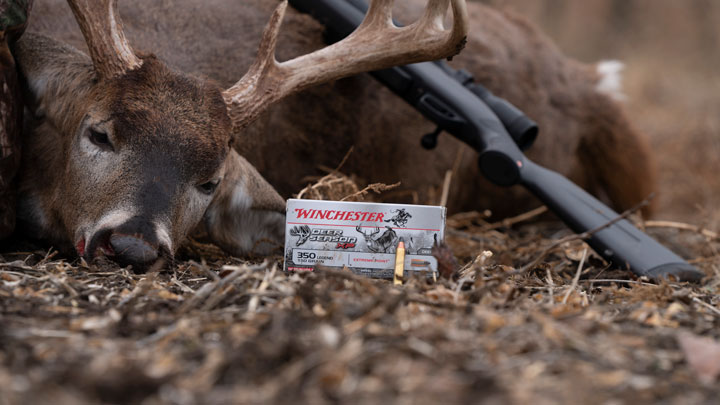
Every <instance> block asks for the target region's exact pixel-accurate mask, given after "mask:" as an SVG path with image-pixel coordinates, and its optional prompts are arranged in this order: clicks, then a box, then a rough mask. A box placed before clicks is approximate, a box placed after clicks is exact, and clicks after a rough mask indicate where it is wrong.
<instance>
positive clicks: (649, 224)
mask: <svg viewBox="0 0 720 405" xmlns="http://www.w3.org/2000/svg"><path fill="white" fill-rule="evenodd" d="M643 225H644V226H645V228H674V229H682V230H684V231H692V232H697V233H700V234H702V235H703V236H706V237H708V238H710V239H718V238H720V235H718V233H717V232H713V231H711V230H709V229H705V228H702V227H700V226H698V225H692V224H686V223H683V222H675V221H645V222H644V223H643Z"/></svg>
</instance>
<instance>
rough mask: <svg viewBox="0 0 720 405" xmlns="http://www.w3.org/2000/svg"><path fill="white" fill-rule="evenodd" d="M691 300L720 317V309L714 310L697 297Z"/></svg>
mask: <svg viewBox="0 0 720 405" xmlns="http://www.w3.org/2000/svg"><path fill="white" fill-rule="evenodd" d="M692 300H693V302H697V303H698V304H700V305H702V306H704V307H705V308H707V309H709V310H711V311H713V312H715V314H716V315H720V309H717V308H715V307H714V306H712V305H710V304H708V303H707V302H705V301H703V300H701V299H700V298H698V297H693V299H692Z"/></svg>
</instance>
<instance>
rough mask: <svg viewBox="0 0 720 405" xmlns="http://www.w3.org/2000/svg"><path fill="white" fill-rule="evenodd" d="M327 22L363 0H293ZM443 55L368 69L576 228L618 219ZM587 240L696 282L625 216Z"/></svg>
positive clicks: (494, 175)
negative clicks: (540, 161)
mask: <svg viewBox="0 0 720 405" xmlns="http://www.w3.org/2000/svg"><path fill="white" fill-rule="evenodd" d="M290 4H291V5H292V6H293V7H295V8H296V9H298V10H299V11H301V12H304V13H309V14H310V15H312V16H313V17H315V18H316V19H317V20H318V21H320V22H321V23H323V24H324V25H325V27H326V28H327V31H326V39H327V40H328V41H330V42H335V41H338V40H340V39H342V38H344V37H346V36H347V35H349V34H350V33H352V31H353V30H355V28H356V27H357V26H358V25H360V23H361V22H362V20H363V18H364V15H365V12H366V11H367V4H366V3H365V1H364V0H290ZM438 63H444V62H424V63H417V64H412V65H407V66H400V67H395V68H391V69H385V70H381V71H376V72H372V73H371V74H372V75H373V76H374V77H375V78H376V79H378V80H379V81H380V82H382V83H383V84H384V85H386V86H387V87H388V88H390V89H391V90H392V91H393V92H394V93H395V94H397V95H398V96H400V97H402V98H403V99H404V100H405V101H407V102H408V103H410V104H411V105H412V106H413V107H415V108H416V109H417V110H418V111H420V112H421V113H422V114H423V115H424V116H425V117H426V118H428V119H429V120H431V121H433V122H435V123H436V124H437V125H438V127H439V128H442V129H443V130H444V131H446V132H448V133H450V134H451V135H453V136H455V137H456V138H458V139H459V140H461V141H463V142H465V143H466V144H468V145H469V146H471V147H472V148H473V149H475V150H476V151H477V152H478V153H479V154H480V156H479V165H480V169H481V171H482V173H483V175H484V176H486V177H487V178H488V179H489V180H490V181H492V182H493V183H495V184H498V185H501V186H511V185H516V184H521V185H523V186H524V187H526V188H527V189H528V190H530V192H532V193H533V194H534V195H535V196H536V197H537V198H538V199H540V200H541V201H542V202H543V203H544V204H545V205H547V206H548V208H549V209H550V210H551V211H552V212H554V213H555V214H556V215H557V216H558V217H560V219H562V220H563V221H564V222H565V224H567V225H568V226H569V227H570V228H571V229H572V230H573V231H575V232H577V233H582V232H586V231H589V230H593V229H596V228H599V227H602V226H603V225H607V224H608V223H610V222H612V221H613V220H617V218H618V217H619V214H618V213H616V212H615V211H613V210H612V209H610V208H608V207H607V206H606V205H605V204H603V203H601V202H600V201H598V200H597V199H596V198H595V197H593V196H591V195H590V194H588V193H587V192H586V191H584V190H583V189H581V188H580V187H578V186H577V185H575V184H574V183H573V182H571V181H570V180H568V179H567V178H565V177H563V176H561V175H560V174H558V173H556V172H554V171H552V170H549V169H546V168H544V167H541V166H539V165H537V164H535V163H533V162H532V161H530V160H529V159H528V158H527V157H525V156H524V155H523V153H522V152H521V151H520V149H519V148H518V146H517V145H516V143H515V141H513V138H512V137H511V136H510V134H508V131H507V129H506V128H505V126H504V125H503V123H502V122H501V121H500V120H499V119H498V117H497V115H496V114H495V113H494V112H493V111H492V110H491V109H490V108H489V107H488V106H487V105H486V103H484V102H483V100H482V99H481V98H480V97H479V96H478V95H477V94H475V93H474V92H472V91H471V90H470V89H468V88H467V87H466V86H465V85H463V84H462V83H460V82H459V81H458V80H456V78H457V75H452V74H450V73H449V72H452V70H451V68H449V67H448V66H446V65H439V64H438ZM587 243H588V244H589V245H590V246H591V247H592V248H593V249H594V250H595V251H596V252H597V253H598V254H600V255H601V256H602V257H604V258H605V259H606V260H608V261H611V262H613V263H614V264H615V265H616V266H619V267H622V268H629V269H630V270H632V271H633V272H634V273H635V274H637V275H639V276H647V277H648V278H650V279H659V278H667V277H668V276H673V277H675V278H677V279H679V280H683V281H699V280H700V279H701V278H702V277H703V276H704V273H703V272H701V271H700V270H698V269H697V268H695V267H694V266H692V265H690V264H689V263H687V262H686V261H685V260H683V259H682V258H681V257H680V256H678V255H676V254H675V253H673V252H671V251H670V250H669V249H667V248H666V247H664V246H662V245H661V244H660V243H658V242H657V241H655V240H654V239H652V238H651V237H649V236H648V235H646V234H645V233H643V232H641V231H640V230H638V229H637V228H636V227H635V226H633V225H632V224H631V223H630V222H629V221H627V220H625V219H621V220H617V221H616V222H614V223H612V224H611V225H609V226H607V227H605V228H603V229H601V230H600V231H597V232H595V233H594V234H592V235H591V236H590V238H588V239H587Z"/></svg>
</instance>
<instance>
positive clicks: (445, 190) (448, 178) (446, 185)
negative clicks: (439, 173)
mask: <svg viewBox="0 0 720 405" xmlns="http://www.w3.org/2000/svg"><path fill="white" fill-rule="evenodd" d="M452 177H453V171H452V170H448V171H446V172H445V179H444V180H443V187H442V194H441V195H440V206H441V207H445V206H447V201H448V195H449V194H450V183H451V182H452Z"/></svg>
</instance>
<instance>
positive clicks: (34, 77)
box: [12, 33, 96, 126]
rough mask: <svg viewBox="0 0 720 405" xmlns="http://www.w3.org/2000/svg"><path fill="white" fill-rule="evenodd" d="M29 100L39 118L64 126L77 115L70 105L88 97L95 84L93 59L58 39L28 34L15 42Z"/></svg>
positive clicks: (17, 58) (15, 55) (13, 49)
mask: <svg viewBox="0 0 720 405" xmlns="http://www.w3.org/2000/svg"><path fill="white" fill-rule="evenodd" d="M12 53H13V56H14V57H15V60H16V62H17V65H18V69H19V71H20V73H21V79H22V82H23V90H24V93H25V94H24V95H25V101H26V104H27V107H28V108H29V109H30V112H32V113H33V115H34V116H36V117H38V118H44V117H46V116H47V117H48V118H49V119H51V121H53V122H54V124H55V125H56V126H57V125H62V124H63V123H65V121H67V120H68V119H69V118H70V117H71V116H72V115H73V114H72V113H71V111H69V108H70V106H73V105H76V104H78V103H77V100H78V99H81V98H83V97H85V96H86V95H87V94H88V92H89V91H90V89H91V88H92V86H93V84H94V83H95V80H96V78H95V71H94V70H93V66H92V62H91V60H90V58H89V57H88V56H87V55H85V54H84V53H82V52H80V51H78V50H77V49H75V48H73V47H71V46H69V45H66V44H63V43H61V42H59V41H56V40H54V39H51V38H48V37H45V36H42V35H37V34H33V33H26V34H25V35H23V36H22V38H20V39H19V40H18V41H17V42H16V43H14V44H13V47H12Z"/></svg>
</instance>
